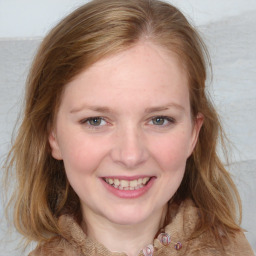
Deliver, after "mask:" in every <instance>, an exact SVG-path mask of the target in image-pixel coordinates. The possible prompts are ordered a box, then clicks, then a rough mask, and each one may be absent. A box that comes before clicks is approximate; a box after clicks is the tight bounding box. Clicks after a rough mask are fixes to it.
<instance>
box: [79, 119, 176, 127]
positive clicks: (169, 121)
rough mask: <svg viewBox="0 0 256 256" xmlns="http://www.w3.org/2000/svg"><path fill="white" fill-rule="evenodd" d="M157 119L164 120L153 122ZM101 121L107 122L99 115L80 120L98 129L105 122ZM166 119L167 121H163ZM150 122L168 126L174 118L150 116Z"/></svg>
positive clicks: (157, 125) (172, 122)
mask: <svg viewBox="0 0 256 256" xmlns="http://www.w3.org/2000/svg"><path fill="white" fill-rule="evenodd" d="M157 119H159V120H161V121H164V123H163V124H154V123H153V122H154V121H156V120H157ZM91 121H100V124H99V125H93V124H91V123H90V122H91ZM102 121H104V122H105V123H106V124H108V122H107V121H106V120H105V118H104V117H101V116H94V117H89V118H86V119H83V120H81V121H80V123H81V124H85V125H87V126H88V127H89V128H90V129H100V127H101V126H105V124H103V125H102V124H101V123H102ZM166 121H167V123H165V122H166ZM150 122H152V124H150V125H152V126H156V127H157V128H165V127H168V126H169V125H171V124H175V122H176V120H175V119H174V118H172V117H168V116H154V117H152V118H150V120H149V123H150Z"/></svg>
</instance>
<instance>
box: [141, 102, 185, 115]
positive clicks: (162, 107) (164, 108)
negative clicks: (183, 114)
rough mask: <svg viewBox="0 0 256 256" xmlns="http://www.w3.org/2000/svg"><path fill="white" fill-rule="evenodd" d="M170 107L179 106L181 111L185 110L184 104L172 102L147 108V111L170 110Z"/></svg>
mask: <svg viewBox="0 0 256 256" xmlns="http://www.w3.org/2000/svg"><path fill="white" fill-rule="evenodd" d="M170 108H177V109H179V110H181V111H184V110H185V109H184V107H183V106H181V105H179V104H176V103H171V104H168V105H164V106H156V107H150V108H146V110H145V112H146V113H152V112H159V111H164V110H168V109H170Z"/></svg>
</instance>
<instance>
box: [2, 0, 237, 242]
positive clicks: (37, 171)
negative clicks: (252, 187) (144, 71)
mask: <svg viewBox="0 0 256 256" xmlns="http://www.w3.org/2000/svg"><path fill="white" fill-rule="evenodd" d="M139 40H149V41H151V42H153V43H155V44H157V45H159V46H161V47H163V48H165V49H167V50H169V51H171V52H173V53H175V54H176V55H177V56H178V58H179V60H180V61H181V63H182V64H183V65H184V67H185V69H186V72H187V74H188V79H189V86H190V88H189V92H190V103H191V109H192V115H193V116H194V117H196V116H197V114H198V113H201V114H202V115H203V116H204V124H203V126H202V128H201V131H200V134H199V140H198V143H197V145H196V147H195V150H194V152H193V154H192V155H191V156H190V158H189V159H188V161H187V165H186V171H185V176H184V179H183V181H182V184H181V186H180V188H179V189H178V191H177V193H176V194H175V196H174V198H173V200H177V201H180V200H184V199H185V198H188V197H190V198H192V199H193V201H194V202H195V204H196V205H197V207H198V208H199V211H200V216H201V220H202V221H201V225H200V227H199V228H198V230H197V232H196V234H194V235H198V234H200V233H202V232H203V231H204V230H206V229H208V230H212V232H213V233H214V234H215V236H216V238H217V239H218V240H219V241H221V239H222V236H223V235H225V236H227V235H228V234H232V233H233V232H234V231H236V230H239V229H240V227H239V221H240V214H241V203H240V198H239V195H238V192H237V189H236V187H235V185H234V183H233V181H232V179H231V177H230V175H229V173H228V172H227V171H226V169H225V167H224V165H223V163H222V162H221V161H220V159H219V157H218V155H217V144H218V143H222V148H223V149H224V150H225V147H224V135H223V131H222V128H221V124H220V121H219V118H218V115H217V113H216V111H215V109H214V107H213V105H212V104H211V102H210V99H209V97H208V96H207V93H206V88H205V81H206V69H207V64H209V63H208V62H209V59H208V54H207V50H206V47H205V45H204V43H203V42H202V40H201V39H200V36H199V35H198V33H197V32H196V30H195V29H194V28H193V27H192V26H191V25H190V24H189V23H188V21H187V19H186V18H185V17H184V16H183V14H182V13H181V12H180V11H179V10H178V9H176V8H175V7H173V6H171V5H170V4H167V3H164V2H161V1H157V0H127V1H123V0H111V1H108V0H94V1H91V2H89V3H88V4H85V5H83V6H81V7H80V8H78V9H77V10H75V11H74V12H73V13H71V14H70V15H69V16H67V17H66V18H64V19H63V20H62V21H61V22H60V23H59V24H58V25H57V26H56V27H55V28H53V29H52V30H51V32H50V33H49V34H48V35H47V36H46V37H45V39H44V40H43V42H42V43H41V46H40V48H39V50H38V53H37V55H36V57H35V59H34V61H33V64H32V67H31V70H30V73H29V76H28V79H27V84H26V98H25V108H24V115H23V119H22V123H21V125H20V127H19V129H18V133H17V136H16V138H15V141H14V143H13V146H12V149H11V151H10V153H9V156H8V158H7V161H6V165H5V169H6V173H7V179H8V177H9V178H11V179H13V177H14V176H15V177H16V179H17V184H16V185H15V186H16V187H15V193H14V195H13V197H12V203H13V204H14V223H15V226H16V228H17V230H18V231H19V232H20V233H22V234H23V235H24V236H25V237H26V238H27V240H28V241H31V240H35V241H38V242H43V241H46V240H48V239H49V238H50V237H51V236H53V235H56V234H61V232H62V231H61V230H60V229H59V227H58V223H57V220H58V217H59V216H60V215H61V214H64V213H68V214H72V215H74V216H75V217H76V218H77V219H78V221H79V219H80V205H79V199H78V197H77V195H76V194H75V192H74V191H73V189H72V188H71V186H70V185H69V183H68V180H67V178H66V175H65V170H64V166H63V163H62V161H57V160H55V159H53V158H52V156H51V150H50V146H49V143H48V136H49V130H50V128H51V127H52V126H53V125H54V121H55V115H56V112H57V110H58V106H59V103H60V100H61V96H62V92H63V89H64V87H65V85H66V84H67V83H68V82H70V81H71V80H72V79H73V78H74V77H75V76H76V75H78V74H79V73H80V72H81V71H82V70H84V69H86V68H87V67H89V66H90V65H92V64H93V63H95V62H96V61H98V60H100V59H102V58H105V57H108V56H110V55H113V54H115V53H118V52H121V51H123V50H125V49H128V48H129V47H131V46H133V45H134V44H136V43H137V42H138V41H139Z"/></svg>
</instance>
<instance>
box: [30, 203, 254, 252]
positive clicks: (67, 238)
mask: <svg viewBox="0 0 256 256" xmlns="http://www.w3.org/2000/svg"><path fill="white" fill-rule="evenodd" d="M170 213H171V214H170V223H169V224H168V225H167V226H166V227H165V228H164V231H163V234H162V235H160V236H159V237H158V238H156V239H155V240H154V242H153V244H152V245H151V247H148V248H145V249H144V252H143V250H141V252H140V254H139V256H144V255H153V256H157V255H169V256H181V255H186V256H222V255H223V256H224V255H225V256H253V255H254V253H253V251H252V249H251V247H250V245H249V243H248V241H247V240H246V238H245V236H244V234H243V233H242V232H237V234H236V235H235V236H234V237H231V239H230V240H231V241H230V242H224V250H225V251H223V249H222V248H221V247H220V246H219V245H218V243H217V242H216V239H215V238H214V237H213V236H212V234H211V233H210V232H204V233H203V234H201V235H200V236H198V237H196V238H193V239H191V238H190V237H191V234H192V233H193V232H194V230H195V228H196V224H197V223H198V221H199V219H200V217H199V214H198V209H197V208H196V207H195V205H194V203H193V202H192V201H191V200H186V201H184V202H183V203H182V204H181V205H180V206H177V207H174V206H173V205H171V206H170ZM59 225H60V227H61V228H62V229H63V230H64V235H63V237H60V236H56V237H54V238H52V239H51V240H50V241H49V242H47V243H44V244H41V245H38V247H37V248H36V249H35V250H34V251H33V252H31V253H30V254H29V256H94V255H95V256H96V255H97V256H127V254H125V253H121V252H120V253H117V252H110V251H109V250H108V249H107V248H106V247H104V246H103V245H102V244H100V243H98V242H97V241H95V240H92V239H91V238H90V237H88V236H86V234H85V233H84V232H83V230H82V229H81V227H80V226H79V225H78V224H77V223H76V222H75V221H74V219H73V218H72V217H71V216H68V215H63V216H61V217H60V218H59Z"/></svg>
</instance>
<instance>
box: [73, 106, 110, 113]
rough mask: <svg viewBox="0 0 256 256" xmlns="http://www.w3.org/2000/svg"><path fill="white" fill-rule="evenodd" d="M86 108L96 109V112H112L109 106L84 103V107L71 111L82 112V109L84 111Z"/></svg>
mask: <svg viewBox="0 0 256 256" xmlns="http://www.w3.org/2000/svg"><path fill="white" fill-rule="evenodd" d="M84 109H88V110H92V111H95V112H101V113H109V112H111V110H110V108H108V107H101V106H88V105H83V106H82V107H79V108H74V109H72V110H71V111H70V113H76V112H80V111H82V110H84Z"/></svg>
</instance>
